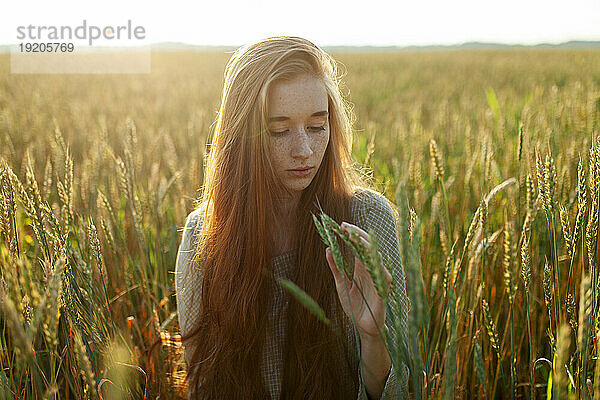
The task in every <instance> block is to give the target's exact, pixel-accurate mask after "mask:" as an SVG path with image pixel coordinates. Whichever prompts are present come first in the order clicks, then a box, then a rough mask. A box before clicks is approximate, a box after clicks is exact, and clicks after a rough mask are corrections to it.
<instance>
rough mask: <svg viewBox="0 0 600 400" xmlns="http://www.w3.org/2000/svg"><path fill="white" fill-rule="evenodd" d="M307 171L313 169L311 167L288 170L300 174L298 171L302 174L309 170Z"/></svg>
mask: <svg viewBox="0 0 600 400" xmlns="http://www.w3.org/2000/svg"><path fill="white" fill-rule="evenodd" d="M309 169H313V167H306V168H296V169H288V171H298V172H300V171H304V172H306V171H307V170H309Z"/></svg>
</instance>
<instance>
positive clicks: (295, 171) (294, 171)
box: [288, 167, 314, 178]
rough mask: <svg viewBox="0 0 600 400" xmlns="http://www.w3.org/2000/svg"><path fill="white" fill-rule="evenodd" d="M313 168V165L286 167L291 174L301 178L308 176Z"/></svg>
mask: <svg viewBox="0 0 600 400" xmlns="http://www.w3.org/2000/svg"><path fill="white" fill-rule="evenodd" d="M313 169H314V167H308V168H299V169H288V171H289V172H290V174H292V176H294V177H299V178H302V177H306V176H309V175H310V174H311V173H312V171H313Z"/></svg>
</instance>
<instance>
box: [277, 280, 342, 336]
mask: <svg viewBox="0 0 600 400" xmlns="http://www.w3.org/2000/svg"><path fill="white" fill-rule="evenodd" d="M278 281H279V283H280V284H281V286H283V287H284V289H285V290H287V291H288V292H290V293H291V294H292V296H294V297H295V298H296V300H298V301H299V302H300V304H302V305H303V306H304V307H306V308H307V309H308V310H309V311H310V312H311V313H313V314H314V315H315V316H316V317H317V318H319V319H320V320H321V321H323V322H324V323H325V324H326V325H329V324H330V323H331V321H330V320H329V319H328V318H327V317H326V316H325V311H323V309H322V308H321V307H320V306H319V305H318V304H317V302H316V301H314V300H313V299H312V298H311V297H310V296H309V295H308V294H307V293H306V292H305V291H304V290H302V289H300V288H299V287H298V285H296V284H295V283H294V282H292V281H290V280H288V279H283V278H279V279H278Z"/></svg>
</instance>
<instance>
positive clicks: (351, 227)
mask: <svg viewBox="0 0 600 400" xmlns="http://www.w3.org/2000/svg"><path fill="white" fill-rule="evenodd" d="M341 228H342V230H343V231H345V232H348V231H349V230H353V231H354V232H356V234H358V236H360V237H362V238H363V239H366V240H367V242H368V241H369V240H370V237H369V234H368V233H367V232H365V231H364V230H363V229H361V228H360V227H358V226H356V225H353V224H351V223H349V222H345V221H344V222H342V225H341Z"/></svg>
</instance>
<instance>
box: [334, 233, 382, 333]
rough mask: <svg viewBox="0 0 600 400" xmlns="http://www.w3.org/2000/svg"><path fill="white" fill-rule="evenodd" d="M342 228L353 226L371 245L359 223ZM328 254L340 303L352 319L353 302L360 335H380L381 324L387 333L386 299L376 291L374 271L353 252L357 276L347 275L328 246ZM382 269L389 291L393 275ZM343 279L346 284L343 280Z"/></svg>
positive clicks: (367, 244)
mask: <svg viewBox="0 0 600 400" xmlns="http://www.w3.org/2000/svg"><path fill="white" fill-rule="evenodd" d="M341 229H342V230H343V231H345V232H350V230H353V231H354V232H356V233H357V234H358V236H359V238H360V240H362V242H363V243H364V245H365V246H369V245H370V238H369V234H368V233H367V232H365V231H364V230H362V229H361V228H359V227H358V226H356V225H352V224H349V223H347V222H343V223H342V225H341ZM350 239H352V236H350ZM325 255H326V258H327V263H328V264H329V268H330V269H331V272H332V273H333V277H334V279H335V286H336V290H337V292H338V297H339V298H340V303H341V304H342V308H343V309H344V312H345V313H346V315H348V317H349V318H350V319H352V313H351V311H350V305H352V311H353V312H354V318H355V320H356V327H357V329H358V331H359V334H360V335H361V338H375V337H377V336H379V331H378V330H377V327H378V326H379V329H380V330H381V333H385V329H386V327H385V305H384V304H383V299H382V298H381V297H379V295H378V294H377V290H376V289H375V284H374V283H373V279H372V278H371V275H370V274H369V272H368V271H367V268H366V267H365V265H364V264H363V263H362V262H360V260H359V259H358V257H356V256H354V263H355V266H354V279H353V280H351V279H348V278H346V277H345V276H344V275H343V273H342V272H340V271H339V270H338V268H337V267H336V265H335V261H334V259H333V254H332V253H331V250H330V249H329V247H328V248H327V249H326V250H325ZM383 270H384V273H385V280H386V284H387V286H386V292H387V291H388V290H389V288H390V284H391V282H392V275H391V274H390V273H389V271H388V270H387V268H383ZM344 281H345V282H346V284H344ZM346 285H347V286H348V290H349V295H350V299H348V295H347V294H346ZM359 289H360V290H362V292H363V294H364V296H365V299H366V303H365V300H363V298H362V296H361V294H360V291H359ZM367 303H368V305H369V307H370V308H371V311H372V312H373V316H374V317H375V319H373V316H371V313H370V312H369V308H367ZM382 340H383V339H382Z"/></svg>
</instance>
